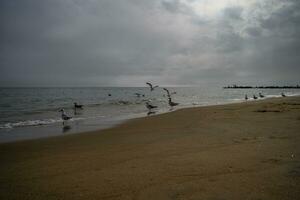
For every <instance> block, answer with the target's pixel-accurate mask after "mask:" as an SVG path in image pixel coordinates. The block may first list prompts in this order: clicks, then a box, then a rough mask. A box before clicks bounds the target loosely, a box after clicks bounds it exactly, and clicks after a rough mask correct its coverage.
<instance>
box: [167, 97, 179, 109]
mask: <svg viewBox="0 0 300 200" xmlns="http://www.w3.org/2000/svg"><path fill="white" fill-rule="evenodd" d="M177 105H179V103H175V102H173V101H172V99H171V97H169V106H171V107H172V108H173V106H177Z"/></svg>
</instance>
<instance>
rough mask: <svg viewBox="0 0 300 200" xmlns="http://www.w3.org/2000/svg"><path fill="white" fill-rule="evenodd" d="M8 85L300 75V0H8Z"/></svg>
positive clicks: (1, 18)
mask: <svg viewBox="0 0 300 200" xmlns="http://www.w3.org/2000/svg"><path fill="white" fill-rule="evenodd" d="M0 24H1V29H0V86H145V82H146V81H152V82H155V83H157V84H161V85H169V86H170V85H182V86H186V85H195V86H202V85H207V84H213V85H220V86H223V85H228V84H234V83H236V84H252V85H268V84H279V85H282V84H300V1H299V0H42V1H41V0H1V1H0Z"/></svg>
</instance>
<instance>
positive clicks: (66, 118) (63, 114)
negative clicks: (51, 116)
mask: <svg viewBox="0 0 300 200" xmlns="http://www.w3.org/2000/svg"><path fill="white" fill-rule="evenodd" d="M59 112H61V119H62V120H63V125H65V121H67V120H69V119H72V117H70V116H68V115H67V114H66V112H65V110H64V109H61V110H60V111H59Z"/></svg>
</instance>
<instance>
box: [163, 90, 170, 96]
mask: <svg viewBox="0 0 300 200" xmlns="http://www.w3.org/2000/svg"><path fill="white" fill-rule="evenodd" d="M163 90H164V91H166V92H167V95H168V98H171V94H170V92H169V90H168V89H167V88H163Z"/></svg>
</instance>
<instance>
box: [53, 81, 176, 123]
mask: <svg viewBox="0 0 300 200" xmlns="http://www.w3.org/2000/svg"><path fill="white" fill-rule="evenodd" d="M146 84H147V85H148V86H149V88H150V91H151V92H152V91H154V89H156V88H158V87H159V86H158V85H155V86H153V84H152V83H150V82H147V83H146ZM163 90H165V91H166V93H167V97H168V104H169V106H170V107H171V109H173V107H174V106H177V105H179V103H175V102H173V101H172V97H171V95H174V94H176V92H170V91H169V90H168V89H167V88H163ZM107 95H108V96H109V97H111V96H112V94H111V93H108V94H107ZM134 95H135V96H136V97H138V98H139V97H145V94H141V93H134ZM164 96H165V95H164ZM73 108H74V113H75V114H76V110H77V109H83V105H81V104H78V103H77V102H74V107H73ZM146 108H147V109H148V113H147V114H148V115H150V114H155V111H153V109H156V108H157V106H155V105H152V104H151V103H150V100H147V101H146ZM59 112H61V119H62V120H63V125H64V124H65V122H66V121H68V120H70V119H72V117H70V116H69V115H68V114H67V113H66V111H65V110H64V109H61V110H59Z"/></svg>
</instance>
